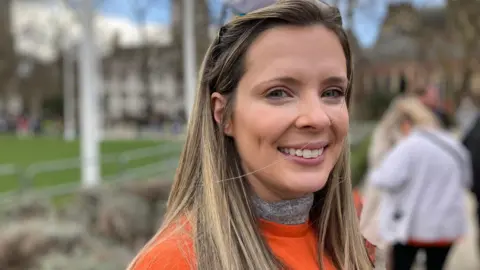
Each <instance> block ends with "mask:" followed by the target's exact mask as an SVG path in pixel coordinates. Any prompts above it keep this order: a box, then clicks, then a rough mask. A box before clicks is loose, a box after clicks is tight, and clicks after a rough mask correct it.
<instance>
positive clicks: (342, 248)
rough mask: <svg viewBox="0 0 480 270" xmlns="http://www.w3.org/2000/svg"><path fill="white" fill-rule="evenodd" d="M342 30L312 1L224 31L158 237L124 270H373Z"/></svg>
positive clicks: (254, 16)
mask: <svg viewBox="0 0 480 270" xmlns="http://www.w3.org/2000/svg"><path fill="white" fill-rule="evenodd" d="M341 24H342V22H341V17H340V14H339V12H338V10H337V9H336V8H333V7H330V6H328V5H326V4H324V3H322V2H320V1H315V0H281V1H278V2H277V3H276V4H274V5H271V6H269V7H266V8H264V9H259V10H257V11H254V12H251V13H249V14H246V15H245V16H241V17H238V18H235V19H234V20H233V21H232V22H230V23H228V24H226V25H225V26H223V27H222V28H221V29H220V31H219V34H218V36H217V38H216V39H215V41H214V42H213V44H212V45H211V46H210V49H209V51H208V53H207V55H206V56H205V60H204V63H203V69H202V71H201V72H200V74H201V77H200V86H199V88H198V90H197V91H198V92H197V96H196V100H195V105H194V110H193V115H192V119H191V121H190V123H189V129H188V136H187V142H186V144H185V148H184V150H183V153H182V157H181V160H180V165H179V168H178V171H177V175H176V179H175V182H174V185H173V188H172V191H171V195H170V199H169V204H168V210H167V213H166V216H165V219H164V223H163V226H162V228H161V229H160V230H159V232H158V234H157V235H156V236H155V237H154V238H153V239H152V240H151V241H150V243H148V244H147V245H146V247H145V248H144V249H143V250H142V251H141V252H140V253H139V255H138V256H137V258H136V259H135V260H134V261H133V262H132V264H131V266H130V269H238V270H240V269H265V270H267V269H268V270H271V269H349V270H351V269H352V270H356V269H358V270H364V269H371V263H370V261H369V259H368V256H367V252H366V249H365V246H364V243H363V240H362V237H361V235H360V233H359V230H358V226H357V216H356V210H355V207H354V203H353V199H352V197H353V196H352V188H351V182H350V173H349V171H348V170H349V169H348V168H349V161H348V142H347V141H346V138H347V133H348V128H349V126H348V123H349V121H348V120H349V119H348V103H349V97H350V90H351V83H350V81H351V78H352V68H351V54H350V49H349V44H348V40H347V37H346V34H345V32H344V31H343V29H342V25H341Z"/></svg>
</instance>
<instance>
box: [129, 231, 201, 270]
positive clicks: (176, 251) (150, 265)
mask: <svg viewBox="0 0 480 270" xmlns="http://www.w3.org/2000/svg"><path fill="white" fill-rule="evenodd" d="M194 263H195V258H194V252H193V240H192V237H191V228H190V226H189V225H188V224H185V223H183V224H172V225H169V226H167V227H166V228H165V229H164V230H162V231H161V232H160V233H159V234H158V235H157V236H156V237H154V238H153V239H152V240H151V242H150V243H149V244H147V245H146V246H145V247H144V248H143V249H142V251H141V252H140V253H139V255H138V256H137V258H136V259H135V262H134V263H133V264H132V266H131V268H130V269H131V270H164V269H165V270H167V269H169V270H170V269H172V270H189V269H194V268H195V267H194Z"/></svg>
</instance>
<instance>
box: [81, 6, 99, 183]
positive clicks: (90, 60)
mask: <svg viewBox="0 0 480 270" xmlns="http://www.w3.org/2000/svg"><path fill="white" fill-rule="evenodd" d="M80 2H81V4H80V12H79V15H80V21H81V24H82V26H83V39H82V42H81V44H80V51H79V53H80V57H79V58H78V59H79V65H80V66H79V69H80V121H81V142H80V145H81V149H80V152H81V162H82V165H81V166H82V167H81V176H82V185H83V186H84V187H92V186H96V185H98V184H99V183H100V166H99V156H100V150H99V131H98V129H99V126H98V123H99V122H98V109H99V108H98V106H99V102H98V83H99V82H98V76H97V75H98V66H97V59H96V56H97V54H96V53H95V47H94V30H93V17H94V0H83V1H80Z"/></svg>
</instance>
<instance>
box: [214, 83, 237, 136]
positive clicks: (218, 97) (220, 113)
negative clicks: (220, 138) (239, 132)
mask: <svg viewBox="0 0 480 270" xmlns="http://www.w3.org/2000/svg"><path fill="white" fill-rule="evenodd" d="M211 102H212V108H213V118H214V119H215V122H217V125H219V126H221V125H222V121H223V117H224V115H225V106H226V105H227V99H226V98H225V97H224V96H223V95H222V94H220V93H218V92H214V93H213V94H212V96H211ZM223 132H225V134H227V135H228V136H233V135H232V125H231V123H230V121H228V123H227V124H226V126H225V128H224V130H223Z"/></svg>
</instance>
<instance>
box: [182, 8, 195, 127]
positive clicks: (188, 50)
mask: <svg viewBox="0 0 480 270" xmlns="http://www.w3.org/2000/svg"><path fill="white" fill-rule="evenodd" d="M194 1H195V0H183V44H184V47H183V61H184V62H183V68H184V73H183V77H184V82H183V83H184V91H183V92H184V98H185V106H186V110H185V113H186V114H187V119H190V115H191V113H192V109H193V102H194V99H195V88H196V80H197V79H196V71H197V64H196V48H195V18H194V16H195V2H194Z"/></svg>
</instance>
